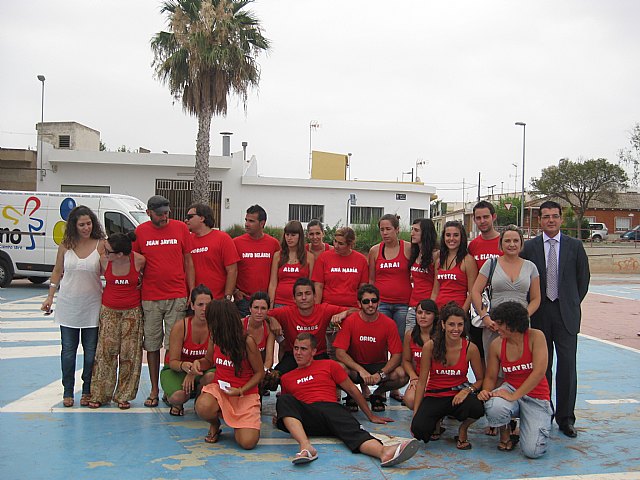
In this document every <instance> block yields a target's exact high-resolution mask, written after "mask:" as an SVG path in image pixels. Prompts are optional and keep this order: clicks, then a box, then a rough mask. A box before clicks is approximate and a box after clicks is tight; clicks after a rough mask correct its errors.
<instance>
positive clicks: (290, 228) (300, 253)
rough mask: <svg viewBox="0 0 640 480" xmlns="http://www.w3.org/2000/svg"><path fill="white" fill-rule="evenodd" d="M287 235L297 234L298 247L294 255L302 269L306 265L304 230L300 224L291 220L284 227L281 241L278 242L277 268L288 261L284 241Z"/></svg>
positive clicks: (286, 246) (287, 249)
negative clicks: (278, 256) (278, 258)
mask: <svg viewBox="0 0 640 480" xmlns="http://www.w3.org/2000/svg"><path fill="white" fill-rule="evenodd" d="M287 233H289V234H291V233H294V234H295V233H297V234H298V245H297V247H296V255H297V257H298V261H299V262H300V265H302V266H303V267H304V266H305V265H306V264H307V249H306V248H304V229H303V228H302V224H301V223H300V222H299V221H298V220H291V221H290V222H289V223H287V224H286V225H285V226H284V232H282V240H281V241H280V261H279V262H278V267H282V266H283V265H284V264H286V263H287V262H288V261H289V245H287V241H286V240H285V235H286V234H287Z"/></svg>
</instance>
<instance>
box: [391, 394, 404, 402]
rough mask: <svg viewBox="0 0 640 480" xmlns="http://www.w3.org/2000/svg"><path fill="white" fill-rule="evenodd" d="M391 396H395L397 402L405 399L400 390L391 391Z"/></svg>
mask: <svg viewBox="0 0 640 480" xmlns="http://www.w3.org/2000/svg"><path fill="white" fill-rule="evenodd" d="M389 397H391V398H393V399H394V400H395V401H396V402H400V403H402V402H403V401H404V396H403V395H402V394H401V393H399V392H391V393H390V394H389Z"/></svg>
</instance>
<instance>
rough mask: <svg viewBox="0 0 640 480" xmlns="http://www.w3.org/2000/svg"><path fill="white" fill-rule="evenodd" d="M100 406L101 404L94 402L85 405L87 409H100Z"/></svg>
mask: <svg viewBox="0 0 640 480" xmlns="http://www.w3.org/2000/svg"><path fill="white" fill-rule="evenodd" d="M101 406H102V402H94V401H89V404H88V405H87V407H89V408H100V407H101Z"/></svg>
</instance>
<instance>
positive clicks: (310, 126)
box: [309, 120, 320, 178]
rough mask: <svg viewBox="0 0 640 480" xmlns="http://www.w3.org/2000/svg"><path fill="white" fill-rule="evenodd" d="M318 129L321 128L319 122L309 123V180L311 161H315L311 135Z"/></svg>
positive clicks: (312, 121)
mask: <svg viewBox="0 0 640 480" xmlns="http://www.w3.org/2000/svg"><path fill="white" fill-rule="evenodd" d="M318 128H320V123H318V121H317V120H311V121H310V122H309V178H311V160H312V159H313V150H312V149H311V134H312V132H313V131H314V130H316V129H318Z"/></svg>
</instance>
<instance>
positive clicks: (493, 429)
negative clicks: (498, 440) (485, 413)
mask: <svg viewBox="0 0 640 480" xmlns="http://www.w3.org/2000/svg"><path fill="white" fill-rule="evenodd" d="M484 434H485V435H489V436H490V437H495V436H496V435H498V429H497V428H496V427H486V428H485V429H484Z"/></svg>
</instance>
